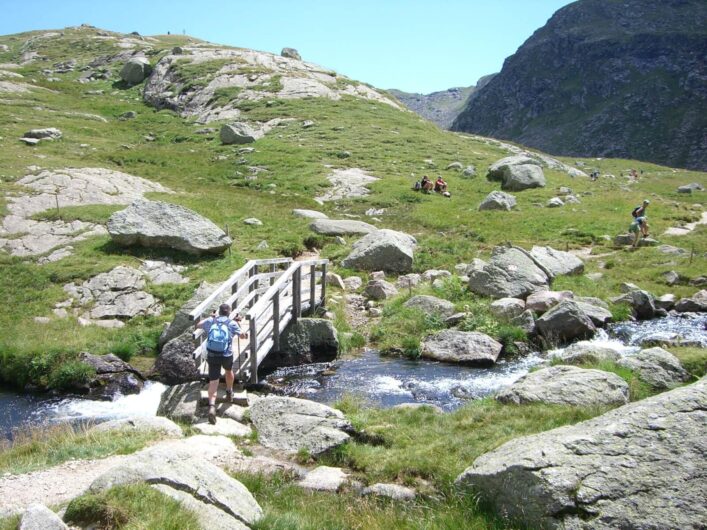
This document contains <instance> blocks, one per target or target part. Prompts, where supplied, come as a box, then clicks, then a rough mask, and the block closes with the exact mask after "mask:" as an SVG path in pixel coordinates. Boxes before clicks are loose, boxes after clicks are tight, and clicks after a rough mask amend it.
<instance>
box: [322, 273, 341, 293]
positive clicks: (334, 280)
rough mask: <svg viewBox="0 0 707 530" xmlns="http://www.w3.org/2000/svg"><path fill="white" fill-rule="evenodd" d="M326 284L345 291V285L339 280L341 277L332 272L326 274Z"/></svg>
mask: <svg viewBox="0 0 707 530" xmlns="http://www.w3.org/2000/svg"><path fill="white" fill-rule="evenodd" d="M326 283H327V285H332V286H334V287H336V288H337V289H341V290H345V289H346V284H345V283H344V280H342V279H341V276H339V275H338V274H336V273H334V272H327V275H326Z"/></svg>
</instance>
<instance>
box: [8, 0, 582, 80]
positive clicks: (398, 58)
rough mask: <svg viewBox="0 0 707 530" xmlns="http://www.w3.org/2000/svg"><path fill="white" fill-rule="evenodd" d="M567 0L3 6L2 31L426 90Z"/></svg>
mask: <svg viewBox="0 0 707 530" xmlns="http://www.w3.org/2000/svg"><path fill="white" fill-rule="evenodd" d="M569 3H570V1H569V0H485V1H482V0H466V1H464V0H438V1H434V0H427V1H423V0H408V1H404V0H377V1H375V0H355V1H354V0H348V1H335V0H331V1H325V0H249V1H245V0H231V1H227V0H201V1H185V0H170V1H164V0H140V1H138V0H120V1H114V0H91V1H88V0H32V1H25V2H18V1H17V0H0V8H2V9H1V10H0V12H2V13H3V16H2V18H0V34H3V35H4V34H8V33H18V32H21V31H27V30H32V29H54V28H62V27H65V26H71V25H77V24H81V23H88V24H93V25H95V26H99V27H102V28H105V29H110V30H113V31H122V32H131V31H139V32H140V33H141V34H143V35H152V34H159V33H166V32H167V31H171V32H172V33H181V32H182V31H183V30H185V31H186V32H187V34H189V35H193V36H195V37H199V38H202V39H206V40H209V41H212V42H217V43H222V44H230V45H233V46H242V47H245V48H254V49H257V50H265V51H270V52H275V53H279V52H280V50H281V49H282V48H283V47H285V46H289V47H293V48H297V49H298V50H299V52H300V53H301V55H302V58H303V59H305V60H307V61H311V62H314V63H318V64H320V65H322V66H326V67H329V68H333V69H334V70H336V71H338V72H339V73H342V74H344V75H347V76H349V77H352V78H354V79H358V80H361V81H365V82H367V83H370V84H372V85H374V86H377V87H380V88H399V89H402V90H406V91H409V92H423V93H427V92H432V91H435V90H443V89H446V88H450V87H453V86H466V85H471V84H474V83H475V82H476V80H477V79H478V78H479V77H481V76H482V75H486V74H489V73H492V72H496V71H498V70H500V69H501V66H502V65H503V60H504V59H505V58H506V57H508V56H509V55H511V54H513V53H514V52H515V51H516V50H517V49H518V47H519V46H520V45H521V44H522V43H523V42H524V41H525V40H526V39H527V38H528V37H530V35H532V33H533V32H534V31H535V30H536V29H538V28H539V27H541V26H542V25H544V24H545V22H546V21H547V19H548V18H550V16H552V14H553V13H554V12H555V11H556V10H557V9H559V8H560V7H562V6H564V5H567V4H569Z"/></svg>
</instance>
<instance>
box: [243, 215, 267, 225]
mask: <svg viewBox="0 0 707 530" xmlns="http://www.w3.org/2000/svg"><path fill="white" fill-rule="evenodd" d="M243 223H244V224H247V225H251V226H262V225H263V222H262V221H261V220H260V219H256V218H255V217H249V218H248V219H244V220H243Z"/></svg>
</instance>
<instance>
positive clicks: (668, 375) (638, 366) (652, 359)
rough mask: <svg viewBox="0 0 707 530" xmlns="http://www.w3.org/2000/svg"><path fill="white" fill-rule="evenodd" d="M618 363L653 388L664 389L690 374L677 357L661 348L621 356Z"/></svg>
mask: <svg viewBox="0 0 707 530" xmlns="http://www.w3.org/2000/svg"><path fill="white" fill-rule="evenodd" d="M618 364H619V365H621V366H623V367H625V368H630V369H631V370H633V371H634V372H635V373H636V374H638V377H640V378H641V379H642V380H643V381H645V382H646V383H648V384H649V385H651V386H652V387H653V388H656V389H659V390H664V389H666V388H673V387H675V386H677V385H680V384H682V383H685V382H687V381H689V380H690V374H689V373H688V372H687V370H685V368H683V366H682V364H680V361H679V360H678V358H677V357H675V356H674V355H673V354H672V353H670V352H669V351H666V350H664V349H663V348H658V347H656V348H648V349H647V350H641V351H640V352H638V353H637V354H636V355H631V356H626V357H623V358H622V359H620V360H619V361H618Z"/></svg>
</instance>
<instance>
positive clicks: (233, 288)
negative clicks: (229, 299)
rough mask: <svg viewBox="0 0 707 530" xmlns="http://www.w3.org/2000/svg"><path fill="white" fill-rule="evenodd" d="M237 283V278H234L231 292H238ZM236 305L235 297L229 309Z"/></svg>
mask: <svg viewBox="0 0 707 530" xmlns="http://www.w3.org/2000/svg"><path fill="white" fill-rule="evenodd" d="M238 283H239V282H238V280H236V281H235V282H233V285H231V294H236V292H238ZM237 305H238V299H237V298H236V299H235V300H234V301H233V304H231V310H233V308H234V307H236V306H237Z"/></svg>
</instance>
